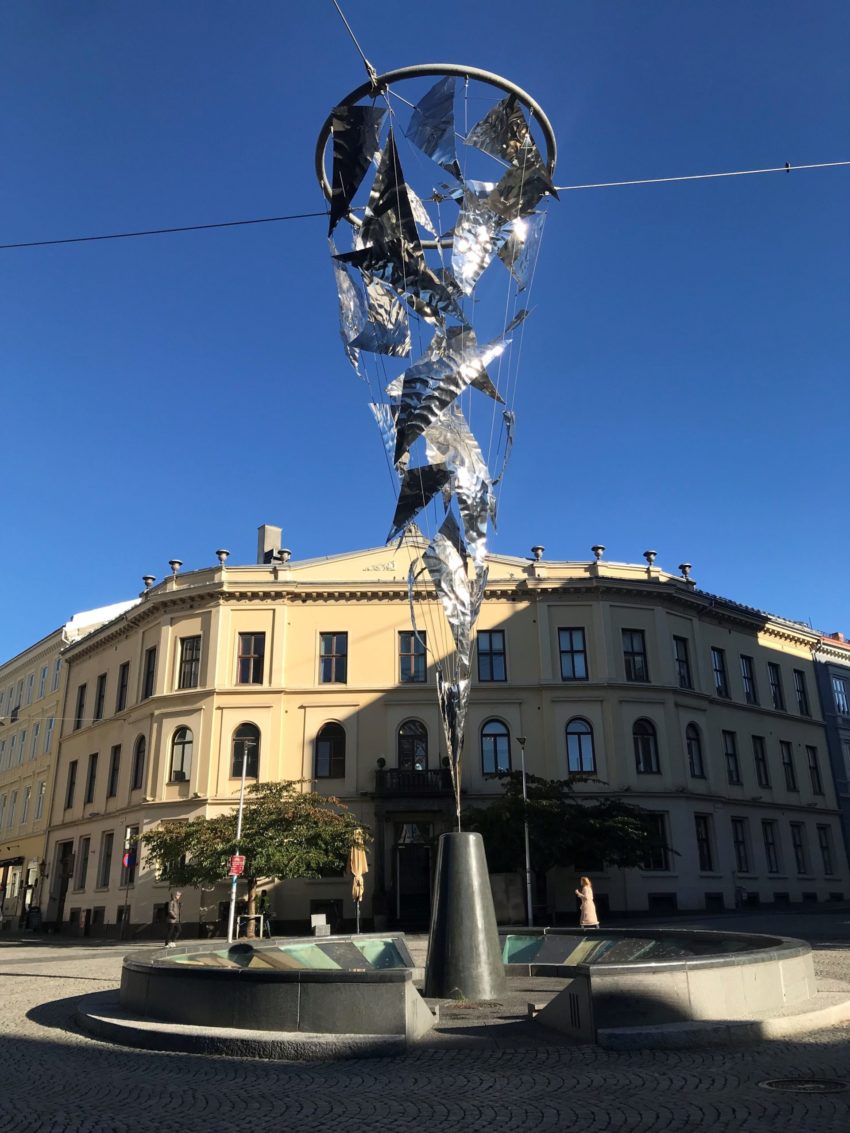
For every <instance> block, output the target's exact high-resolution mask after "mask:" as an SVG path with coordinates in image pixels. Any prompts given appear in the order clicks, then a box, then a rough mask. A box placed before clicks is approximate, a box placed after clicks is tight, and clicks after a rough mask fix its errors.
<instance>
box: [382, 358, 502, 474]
mask: <svg viewBox="0 0 850 1133" xmlns="http://www.w3.org/2000/svg"><path fill="white" fill-rule="evenodd" d="M509 342H510V339H505V338H500V339H496V340H495V341H494V342H491V343H488V344H487V345H486V346H479V347H476V348H475V349H474V350H469V351H467V352H465V354H464V356H463V360H462V361H461V362H460V363H458V362H456V361H455V360H454V359H452V358H427V357H426V358H425V359H423V360H421V361H419V362H417V363H415V364H414V365H413V366H411V367H410V368H409V369H408V370H406V371H405V374H404V384H403V386H402V393H401V405H400V408H399V414H398V419H397V421H396V428H397V431H398V436H397V441H396V454H395V459H396V463H397V462H398V460H399V459H400V458H401V456H402V455H403V454H404V453H405V452H407V451H408V450H409V448H410V446H411V445H412V444H413V443H414V441H415V440H416V439H417V437H420V436H421V435H422V433H423V432H424V431H425V430H426V429H427V428H428V426H429V425H430V424H431V423H432V422H433V421H434V420H436V418H437V417H438V416H439V415H440V414H441V413H442V412H443V411H444V410H445V409H447V408H448V407H449V405H451V403H452V402H453V401H455V400H456V399H457V398H458V397H459V396H460V394H461V393H463V391H464V390H465V389H466V388H467V387H468V386H470V385H471V384H472V383H473V381H474V379H475V378H476V377H478V376H479V375H480V374H482V373H483V372H484V371H485V369H486V367H487V366H488V365H489V363H490V362H492V361H493V359H494V358H498V356H499V355H500V354H501V353H503V351H504V350H505V347H506V346H507V345H508V343H509Z"/></svg>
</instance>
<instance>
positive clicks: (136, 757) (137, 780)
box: [130, 736, 146, 791]
mask: <svg viewBox="0 0 850 1133" xmlns="http://www.w3.org/2000/svg"><path fill="white" fill-rule="evenodd" d="M145 748H146V745H145V739H144V736H139V738H138V739H137V740H136V746H135V748H134V749H133V775H132V778H131V780H130V790H131V791H140V790H141V789H142V787H143V785H144V779H145Z"/></svg>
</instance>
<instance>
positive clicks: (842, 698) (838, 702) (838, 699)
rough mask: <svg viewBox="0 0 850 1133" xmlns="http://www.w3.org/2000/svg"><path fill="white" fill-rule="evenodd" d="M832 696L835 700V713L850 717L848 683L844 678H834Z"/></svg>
mask: <svg viewBox="0 0 850 1133" xmlns="http://www.w3.org/2000/svg"><path fill="white" fill-rule="evenodd" d="M832 696H833V699H834V700H835V711H836V712H840V713H841V715H842V716H850V699H848V696H847V681H846V680H845V679H844V677H833V678H832Z"/></svg>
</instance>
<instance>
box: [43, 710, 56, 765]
mask: <svg viewBox="0 0 850 1133" xmlns="http://www.w3.org/2000/svg"><path fill="white" fill-rule="evenodd" d="M55 723H56V718H55V717H54V716H51V717H50V719H49V720H48V721H47V729H46V730H45V733H44V752H45V755H46V754H47V752H49V751H50V745H51V744H52V743H53V726H54V724H55Z"/></svg>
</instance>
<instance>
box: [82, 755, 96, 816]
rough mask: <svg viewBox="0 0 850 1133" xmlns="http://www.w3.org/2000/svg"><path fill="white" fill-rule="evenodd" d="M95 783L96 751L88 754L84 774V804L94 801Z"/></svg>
mask: <svg viewBox="0 0 850 1133" xmlns="http://www.w3.org/2000/svg"><path fill="white" fill-rule="evenodd" d="M96 784H97V752H95V753H94V755H90V756H89V769H88V774H87V775H86V797H85V799H84V802H85V803H86V804H88V803H93V802H94V789H95V786H96Z"/></svg>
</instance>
